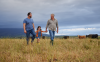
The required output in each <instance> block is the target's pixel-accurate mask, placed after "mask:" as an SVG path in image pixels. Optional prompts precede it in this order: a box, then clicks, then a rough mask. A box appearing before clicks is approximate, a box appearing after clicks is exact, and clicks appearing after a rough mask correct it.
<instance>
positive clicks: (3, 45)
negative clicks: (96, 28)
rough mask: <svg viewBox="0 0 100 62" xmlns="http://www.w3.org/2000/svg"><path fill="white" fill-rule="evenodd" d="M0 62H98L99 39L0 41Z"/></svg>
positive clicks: (99, 56)
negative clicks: (27, 42)
mask: <svg viewBox="0 0 100 62" xmlns="http://www.w3.org/2000/svg"><path fill="white" fill-rule="evenodd" d="M0 62H100V39H77V38H69V39H57V38H56V39H55V40H54V46H52V45H50V39H41V40H40V45H39V44H37V40H36V39H35V40H34V43H33V45H31V42H30V43H29V45H27V44H26V39H9V38H6V39H0Z"/></svg>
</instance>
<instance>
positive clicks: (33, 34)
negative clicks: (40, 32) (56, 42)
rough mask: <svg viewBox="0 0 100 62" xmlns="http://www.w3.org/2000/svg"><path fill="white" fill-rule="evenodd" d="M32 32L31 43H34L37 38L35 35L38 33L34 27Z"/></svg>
mask: <svg viewBox="0 0 100 62" xmlns="http://www.w3.org/2000/svg"><path fill="white" fill-rule="evenodd" d="M31 34H32V41H31V43H33V41H34V39H35V35H36V33H35V31H34V29H32V30H31Z"/></svg>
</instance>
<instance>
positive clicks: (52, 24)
mask: <svg viewBox="0 0 100 62" xmlns="http://www.w3.org/2000/svg"><path fill="white" fill-rule="evenodd" d="M48 26H49V34H50V38H51V41H50V43H52V45H53V40H54V36H55V31H56V28H57V33H58V21H57V20H56V19H55V18H54V14H51V19H49V20H48V22H47V25H46V31H47V28H48Z"/></svg>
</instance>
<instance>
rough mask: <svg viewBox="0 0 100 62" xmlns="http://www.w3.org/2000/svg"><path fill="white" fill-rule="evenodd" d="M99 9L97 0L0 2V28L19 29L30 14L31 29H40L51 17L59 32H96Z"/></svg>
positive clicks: (3, 0)
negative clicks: (89, 30)
mask: <svg viewBox="0 0 100 62" xmlns="http://www.w3.org/2000/svg"><path fill="white" fill-rule="evenodd" d="M99 6H100V0H0V28H22V27H23V25H22V24H23V20H24V19H25V18H26V17H27V13H28V12H32V15H33V20H34V22H35V23H34V24H35V27H37V26H42V28H43V29H44V28H45V26H46V23H47V20H48V19H50V14H51V13H54V14H55V18H56V19H57V20H58V23H59V29H70V30H71V29H73V30H81V31H82V30H83V31H84V30H85V31H86V30H87V29H84V28H100V27H99V26H100V7H99ZM79 28H82V29H79ZM93 30H95V29H91V31H93ZM94 32H97V31H94ZM60 34H61V32H60Z"/></svg>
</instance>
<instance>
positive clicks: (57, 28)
mask: <svg viewBox="0 0 100 62" xmlns="http://www.w3.org/2000/svg"><path fill="white" fill-rule="evenodd" d="M56 26H57V33H58V21H57V23H56Z"/></svg>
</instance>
